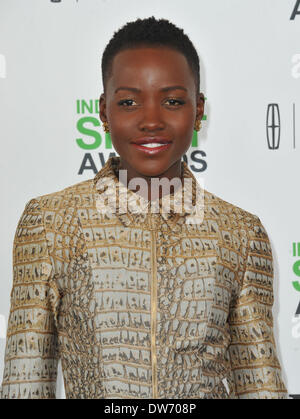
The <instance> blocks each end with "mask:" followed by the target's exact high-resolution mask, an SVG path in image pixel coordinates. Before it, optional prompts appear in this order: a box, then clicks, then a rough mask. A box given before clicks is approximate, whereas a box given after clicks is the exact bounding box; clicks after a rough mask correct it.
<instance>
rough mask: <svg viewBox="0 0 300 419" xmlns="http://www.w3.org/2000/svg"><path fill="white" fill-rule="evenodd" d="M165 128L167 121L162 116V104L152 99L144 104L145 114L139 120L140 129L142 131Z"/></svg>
mask: <svg viewBox="0 0 300 419" xmlns="http://www.w3.org/2000/svg"><path fill="white" fill-rule="evenodd" d="M164 128H165V123H164V121H163V118H162V112H161V109H160V104H159V103H157V102H155V101H152V102H151V103H148V104H144V106H143V114H142V117H141V119H140V122H139V129H140V130H141V131H154V132H155V131H159V130H163V129H164Z"/></svg>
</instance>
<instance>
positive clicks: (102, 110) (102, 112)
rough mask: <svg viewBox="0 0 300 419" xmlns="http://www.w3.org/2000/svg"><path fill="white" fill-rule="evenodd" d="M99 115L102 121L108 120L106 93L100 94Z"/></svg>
mask: <svg viewBox="0 0 300 419" xmlns="http://www.w3.org/2000/svg"><path fill="white" fill-rule="evenodd" d="M99 117H100V119H101V121H102V122H107V117H106V99H105V95H104V93H102V94H101V95H100V98H99Z"/></svg>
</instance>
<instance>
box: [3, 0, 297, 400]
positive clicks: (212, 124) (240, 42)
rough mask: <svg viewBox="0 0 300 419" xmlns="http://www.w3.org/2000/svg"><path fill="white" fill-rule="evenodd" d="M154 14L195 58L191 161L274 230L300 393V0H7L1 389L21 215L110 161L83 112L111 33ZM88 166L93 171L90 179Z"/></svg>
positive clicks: (278, 283)
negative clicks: (198, 100) (198, 99)
mask: <svg viewBox="0 0 300 419" xmlns="http://www.w3.org/2000/svg"><path fill="white" fill-rule="evenodd" d="M298 10H299V14H297V13H296V12H297V11H298ZM293 12H294V13H293ZM152 15H154V16H155V17H156V18H167V19H169V20H170V21H171V22H173V23H175V24H176V25H178V26H179V27H181V28H183V29H184V30H185V32H186V33H187V34H188V35H189V36H190V38H191V40H192V42H193V43H194V45H195V47H196V49H197V51H198V53H199V57H200V60H201V91H202V92H203V93H204V94H205V96H206V98H207V101H206V110H205V114H206V115H207V119H206V120H204V121H203V123H202V125H203V129H202V130H201V131H200V134H199V135H198V145H197V146H195V147H191V149H190V150H189V152H188V153H187V158H188V164H189V167H190V168H191V169H192V170H193V173H194V174H195V175H196V176H197V177H199V178H200V177H201V178H204V186H205V188H206V189H208V190H209V191H210V192H213V193H215V194H216V195H218V196H220V197H221V198H223V199H225V200H226V201H229V202H231V203H233V204H235V205H238V206H239V207H242V208H244V209H246V210H248V211H250V212H252V213H254V214H256V215H258V216H259V217H260V219H261V221H262V223H263V224H264V226H265V228H266V230H267V232H268V234H269V237H270V240H271V244H272V251H273V256H274V267H275V282H274V294H275V301H276V302H275V305H274V309H273V314H274V322H275V335H276V341H277V346H278V353H279V358H280V361H281V364H282V367H283V377H284V380H285V382H286V384H287V387H288V391H289V394H290V395H299V394H300V378H299V377H300V317H298V316H297V315H296V312H297V309H298V305H299V302H300V284H299V282H300V278H299V277H300V269H299V267H300V263H299V264H298V260H299V259H300V254H299V255H298V253H297V252H296V251H294V248H296V250H297V249H298V245H297V243H298V240H299V242H300V228H299V208H300V197H299V194H298V191H297V179H298V176H299V173H300V167H299V157H300V95H299V93H300V45H299V39H300V1H296V0H209V1H208V0H188V1H185V2H183V1H181V0H164V1H163V2H162V1H161V0H151V1H150V2H149V1H148V0H126V1H122V0H61V1H58V0H56V2H53V1H51V0H0V138H1V146H2V153H1V167H0V178H1V190H2V192H1V198H2V200H1V209H0V211H1V224H0V226H1V227H0V228H1V242H0V252H1V276H0V278H1V279H0V380H1V381H2V375H3V361H4V349H5V334H6V326H7V321H8V313H9V295H10V291H11V286H12V242H13V236H14V232H15V229H16V226H17V222H18V220H19V217H20V216H21V213H22V211H23V209H24V206H25V203H26V202H27V201H28V200H29V199H31V198H34V197H36V196H39V195H43V194H46V193H51V192H54V191H58V190H60V189H62V188H64V187H66V186H69V185H72V184H74V183H77V182H80V181H82V180H85V179H89V178H91V177H93V176H94V174H95V169H96V170H97V171H98V170H100V169H101V167H102V164H101V160H100V157H101V156H102V158H103V159H104V160H106V159H107V157H108V156H109V153H110V152H114V150H113V149H110V148H106V144H105V139H104V133H103V131H102V129H101V127H100V126H99V118H98V117H97V109H95V106H93V107H91V109H90V112H87V111H86V112H85V113H84V114H82V113H78V111H80V110H81V108H82V106H81V105H82V101H86V102H87V104H88V105H89V106H90V101H92V104H93V105H94V102H95V101H96V100H97V99H98V98H99V95H100V93H102V82H101V68H100V65H101V54H102V52H103V49H104V47H105V46H106V44H107V43H108V41H109V39H110V38H111V37H112V35H113V32H114V31H116V30H118V29H119V28H120V27H121V26H123V25H124V24H125V23H126V22H128V21H132V20H135V19H136V18H138V17H140V18H144V17H149V16H152ZM270 104H276V105H278V108H277V106H276V107H275V106H272V107H271V108H270V115H272V112H271V111H272V109H275V110H276V109H279V112H280V121H278V118H277V119H276V118H275V122H278V123H277V125H280V143H279V148H277V149H269V148H268V142H267V128H266V126H267V125H274V124H272V119H269V121H268V122H267V120H266V117H267V109H268V105H270ZM84 118H90V119H84ZM270 118H271V116H270ZM97 122H98V125H97ZM279 122H280V124H279ZM87 129H89V130H93V132H94V134H93V133H91V132H90V133H89V132H87ZM278 131H279V129H278V128H274V127H273V128H272V127H271V128H269V133H270V134H272V132H273V133H274V132H275V133H278ZM99 134H100V135H101V138H102V142H101V144H100V146H98V147H97V148H94V149H86V148H82V147H81V146H80V143H78V142H77V141H76V140H77V139H79V138H80V139H82V142H83V144H87V145H89V144H92V143H94V142H95V139H97V138H98V139H100V137H99ZM95 136H96V137H95ZM97 136H98V137H97ZM192 156H193V157H192ZM85 159H86V163H85V166H89V167H91V166H92V163H93V164H94V171H93V170H92V168H90V169H85V170H83V171H82V172H81V171H80V168H81V167H82V164H83V163H84V161H85ZM199 160H202V162H201V161H199ZM197 170H198V171H197ZM199 170H200V171H199ZM299 250H300V248H299ZM298 280H299V282H298ZM298 311H299V314H300V307H299V309H298ZM58 384H59V385H58V392H57V393H58V394H57V397H58V398H64V397H65V396H64V389H63V384H62V376H61V373H60V374H59V380H58Z"/></svg>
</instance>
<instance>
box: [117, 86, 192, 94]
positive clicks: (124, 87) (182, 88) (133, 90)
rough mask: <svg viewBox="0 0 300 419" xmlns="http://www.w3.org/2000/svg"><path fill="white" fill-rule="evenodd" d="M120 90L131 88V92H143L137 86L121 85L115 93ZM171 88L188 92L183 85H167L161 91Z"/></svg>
mask: <svg viewBox="0 0 300 419" xmlns="http://www.w3.org/2000/svg"><path fill="white" fill-rule="evenodd" d="M119 90H129V91H130V92H134V93H141V90H140V89H137V88H136V87H128V86H120V87H118V88H117V89H116V90H115V93H117V92H118V91H119ZM169 90H184V91H185V92H187V89H186V88H185V87H183V86H167V87H163V88H162V89H160V91H161V92H168V91H169Z"/></svg>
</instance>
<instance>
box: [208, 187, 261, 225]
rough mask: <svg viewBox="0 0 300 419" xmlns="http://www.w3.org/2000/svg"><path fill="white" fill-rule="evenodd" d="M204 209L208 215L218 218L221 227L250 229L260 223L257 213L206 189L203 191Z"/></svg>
mask: <svg viewBox="0 0 300 419" xmlns="http://www.w3.org/2000/svg"><path fill="white" fill-rule="evenodd" d="M204 211H205V212H206V214H207V216H208V217H215V218H216V219H218V221H219V222H220V224H221V225H222V226H223V227H226V226H227V227H228V228H238V227H242V228H247V229H249V228H250V229H251V228H254V227H255V226H256V225H259V224H261V220H260V218H259V216H258V215H256V214H254V213H252V212H250V211H248V210H246V209H244V208H242V207H239V206H238V205H235V204H233V203H231V202H228V201H225V200H224V199H223V198H221V197H220V196H218V195H216V194H214V193H212V192H209V191H207V190H205V191H204Z"/></svg>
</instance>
